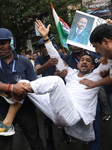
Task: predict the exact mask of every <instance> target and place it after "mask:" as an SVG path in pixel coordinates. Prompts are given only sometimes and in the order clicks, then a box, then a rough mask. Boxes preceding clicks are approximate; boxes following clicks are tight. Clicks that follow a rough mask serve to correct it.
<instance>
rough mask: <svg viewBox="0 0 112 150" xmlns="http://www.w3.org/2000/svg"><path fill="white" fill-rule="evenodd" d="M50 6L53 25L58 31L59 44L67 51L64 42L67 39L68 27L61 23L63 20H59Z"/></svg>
mask: <svg viewBox="0 0 112 150" xmlns="http://www.w3.org/2000/svg"><path fill="white" fill-rule="evenodd" d="M50 6H51V8H52V13H53V17H54V20H55V23H56V27H57V29H58V34H59V38H60V42H61V44H62V45H63V47H65V48H67V49H68V45H67V43H66V41H67V38H68V34H69V33H70V27H69V26H68V25H67V24H66V23H65V22H64V21H63V19H61V18H60V17H59V16H58V15H57V13H56V11H55V9H54V7H53V5H52V3H50Z"/></svg>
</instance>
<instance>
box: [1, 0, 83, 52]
mask: <svg viewBox="0 0 112 150" xmlns="http://www.w3.org/2000/svg"><path fill="white" fill-rule="evenodd" d="M81 2H82V1H81V0H75V1H74V0H70V1H69V0H3V1H1V4H0V10H1V11H0V27H4V28H8V29H10V30H11V31H12V32H13V34H14V36H15V38H16V46H17V50H18V52H19V49H20V47H21V44H22V45H25V41H26V40H27V39H28V33H30V31H31V28H33V23H34V22H35V20H36V18H32V19H31V18H29V15H37V19H40V20H42V21H43V22H44V23H45V24H46V25H48V24H51V25H52V26H51V31H50V35H51V36H54V37H55V40H56V41H57V43H60V42H59V39H58V33H57V29H56V25H55V22H54V18H53V15H52V10H51V8H50V5H49V4H50V3H52V4H53V5H54V8H55V10H56V12H57V14H58V15H59V16H60V17H61V18H62V19H63V20H64V21H65V22H66V23H68V25H71V23H72V19H73V17H74V14H75V10H70V11H68V5H73V6H77V4H81ZM68 14H70V15H71V17H70V18H69V17H68Z"/></svg>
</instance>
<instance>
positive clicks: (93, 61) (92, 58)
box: [80, 54, 95, 65]
mask: <svg viewBox="0 0 112 150" xmlns="http://www.w3.org/2000/svg"><path fill="white" fill-rule="evenodd" d="M85 55H87V56H90V57H91V60H92V64H93V65H95V60H94V57H93V56H92V55H90V54H83V55H82V56H81V58H82V57H83V56H85ZM81 58H80V59H81Z"/></svg>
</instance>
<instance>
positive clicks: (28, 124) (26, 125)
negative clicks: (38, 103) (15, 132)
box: [0, 111, 44, 150]
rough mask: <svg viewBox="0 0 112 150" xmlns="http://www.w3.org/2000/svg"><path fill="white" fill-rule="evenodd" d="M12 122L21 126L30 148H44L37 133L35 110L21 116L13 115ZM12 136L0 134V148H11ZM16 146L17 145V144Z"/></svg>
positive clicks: (39, 149)
mask: <svg viewBox="0 0 112 150" xmlns="http://www.w3.org/2000/svg"><path fill="white" fill-rule="evenodd" d="M3 119H4V116H2V115H0V120H3ZM14 124H18V125H19V126H20V127H21V129H22V131H23V133H24V135H25V137H26V139H27V141H28V143H29V145H30V147H31V150H44V146H43V142H42V140H41V138H40V135H39V127H38V122H37V115H36V111H32V112H30V113H27V114H25V115H23V116H21V117H15V120H14ZM14 137H15V136H7V137H5V136H0V150H12V145H13V138H14ZM16 147H18V145H17V146H16ZM13 150H14V149H13ZM15 150H16V149H15ZM20 150H21V149H20Z"/></svg>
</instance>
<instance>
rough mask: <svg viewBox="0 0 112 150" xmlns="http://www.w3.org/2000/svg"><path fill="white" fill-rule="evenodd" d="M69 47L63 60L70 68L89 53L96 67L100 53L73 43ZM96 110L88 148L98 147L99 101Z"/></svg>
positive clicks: (92, 149) (96, 148) (93, 149)
mask: <svg viewBox="0 0 112 150" xmlns="http://www.w3.org/2000/svg"><path fill="white" fill-rule="evenodd" d="M69 48H70V49H71V53H70V54H68V55H66V56H65V57H64V58H63V60H64V61H65V62H66V63H67V64H68V66H70V67H71V68H73V69H74V68H75V69H78V68H77V63H78V62H79V60H80V58H81V56H82V55H83V54H89V55H91V56H92V57H93V59H94V62H95V64H94V65H95V68H97V67H98V65H99V62H98V60H99V59H100V57H101V55H99V54H96V53H94V52H90V51H87V50H84V49H83V48H80V47H76V46H74V45H69ZM97 105H98V106H97V110H96V116H95V121H94V123H93V127H94V131H95V140H94V141H92V142H91V143H90V150H99V149H100V125H99V119H100V109H99V107H100V106H99V102H98V104H97ZM83 144H87V142H86V143H85V142H83Z"/></svg>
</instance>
